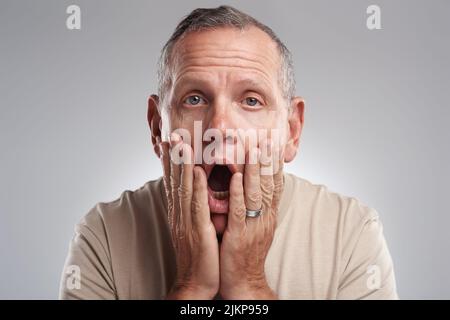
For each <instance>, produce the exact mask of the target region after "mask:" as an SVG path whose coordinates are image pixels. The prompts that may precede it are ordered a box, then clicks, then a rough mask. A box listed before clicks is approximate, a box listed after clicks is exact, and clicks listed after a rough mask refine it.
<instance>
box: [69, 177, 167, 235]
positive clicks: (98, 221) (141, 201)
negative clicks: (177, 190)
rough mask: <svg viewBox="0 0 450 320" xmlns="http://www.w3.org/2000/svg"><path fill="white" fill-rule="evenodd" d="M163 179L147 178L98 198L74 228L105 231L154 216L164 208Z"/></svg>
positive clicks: (155, 217) (98, 231)
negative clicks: (101, 199) (117, 193)
mask: <svg viewBox="0 0 450 320" xmlns="http://www.w3.org/2000/svg"><path fill="white" fill-rule="evenodd" d="M162 183H163V182H162V179H161V178H159V179H156V180H152V181H148V182H146V183H145V184H144V185H143V186H142V187H140V188H138V189H136V190H125V191H123V192H122V193H121V195H120V196H119V197H118V198H117V199H115V200H113V201H109V202H98V203H97V204H95V205H94V206H93V207H92V208H91V209H90V210H89V211H88V213H87V214H86V215H85V216H83V217H82V218H81V220H80V221H79V222H78V224H77V226H76V228H77V229H85V230H86V229H87V230H90V231H91V232H93V233H96V234H105V235H108V233H110V232H114V231H120V230H117V229H122V230H123V229H125V228H127V227H132V225H133V224H135V223H137V222H138V221H142V220H154V219H157V215H158V213H160V212H161V211H164V210H163V209H164V208H165V206H166V204H165V198H164V196H163V194H162V191H163V189H162Z"/></svg>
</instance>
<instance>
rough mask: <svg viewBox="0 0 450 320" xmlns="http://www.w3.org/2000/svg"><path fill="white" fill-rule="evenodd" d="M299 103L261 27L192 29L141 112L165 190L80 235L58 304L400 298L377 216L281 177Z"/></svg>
mask: <svg viewBox="0 0 450 320" xmlns="http://www.w3.org/2000/svg"><path fill="white" fill-rule="evenodd" d="M294 92H295V82H294V75H293V67H292V62H291V57H290V53H289V51H288V50H287V48H286V47H285V46H284V45H283V43H282V42H281V41H280V40H279V39H278V38H277V37H276V35H275V34H274V33H273V31H272V30H271V29H269V28H268V27H267V26H265V25H263V24H261V23H259V22H258V21H256V20H255V19H253V18H251V17H250V16H248V15H246V14H244V13H242V12H240V11H238V10H236V9H234V8H231V7H228V6H221V7H218V8H215V9H197V10H194V11H193V12H192V13H191V14H190V15H189V16H187V17H186V18H185V19H184V20H183V21H182V22H181V23H180V24H179V25H178V27H177V28H176V30H175V32H174V34H173V35H172V37H171V38H170V39H169V41H168V42H167V44H166V45H165V47H164V48H163V52H162V55H161V60H160V64H159V92H158V95H152V96H151V97H150V98H149V105H148V123H149V125H150V131H151V136H152V142H153V145H154V150H155V152H156V154H157V155H158V157H159V158H160V159H161V164H162V168H163V172H164V175H163V178H160V179H158V180H155V181H150V182H148V183H146V184H145V185H144V186H143V187H142V188H140V189H138V190H136V191H134V192H130V191H126V192H124V193H123V194H122V195H121V197H120V198H119V199H117V200H116V201H113V202H110V203H99V204H97V205H96V206H95V207H94V208H92V210H91V211H90V212H89V213H88V214H87V215H86V216H85V217H84V218H83V219H82V220H81V221H80V223H79V224H78V225H77V227H76V233H75V236H74V238H73V240H72V242H71V246H70V251H69V255H68V257H67V261H66V267H65V269H64V272H63V278H62V280H61V290H60V297H61V298H63V299H165V298H167V299H213V298H221V299H277V298H278V299H305V298H306V299H364V298H368V299H394V298H397V293H396V287H395V280H394V272H393V266H392V261H391V258H390V255H389V252H388V249H387V246H386V243H385V240H384V237H383V234H382V227H381V224H380V221H379V218H378V215H377V213H376V212H375V211H374V210H373V209H370V208H368V207H366V206H364V205H363V204H361V203H360V202H358V201H357V200H356V199H353V198H348V197H343V196H340V195H338V194H335V193H332V192H330V191H328V190H327V189H326V188H325V187H324V186H321V185H314V184H311V183H310V182H308V181H306V180H303V179H301V178H298V177H295V176H293V175H291V174H287V173H284V172H283V170H282V164H283V162H289V161H292V160H293V159H294V157H295V155H296V153H297V149H298V146H299V140H300V135H301V131H302V128H303V112H304V101H303V100H302V98H300V97H297V96H294ZM239 130H241V131H239ZM211 131H212V133H211ZM236 131H237V132H238V133H236ZM242 132H245V133H246V134H244V135H243V134H242ZM248 132H250V133H251V132H257V133H258V134H259V133H260V132H265V133H268V134H267V135H265V136H264V137H263V138H261V137H257V139H256V140H252V141H253V142H255V141H256V144H255V143H254V144H253V145H252V144H251V143H247V142H249V141H250V140H251V139H248V138H249V137H248V136H247V133H248ZM199 135H200V140H199V139H198V138H199ZM212 145H213V146H214V148H211V146H212ZM220 147H223V148H220ZM239 150H241V151H242V152H241V153H239ZM239 155H241V156H240V157H239ZM242 155H243V156H242ZM238 158H239V159H240V160H242V161H238ZM74 270H75V271H77V272H76V274H75V273H74V272H72V271H74ZM77 281H78V284H75V285H74V282H77Z"/></svg>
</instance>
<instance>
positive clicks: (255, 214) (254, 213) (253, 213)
mask: <svg viewBox="0 0 450 320" xmlns="http://www.w3.org/2000/svg"><path fill="white" fill-rule="evenodd" d="M261 213H262V209H259V210H248V209H245V214H246V215H247V217H250V218H257V217H259V216H260V215H261Z"/></svg>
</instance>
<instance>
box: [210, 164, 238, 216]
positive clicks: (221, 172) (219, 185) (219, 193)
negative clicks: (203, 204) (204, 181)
mask: <svg viewBox="0 0 450 320" xmlns="http://www.w3.org/2000/svg"><path fill="white" fill-rule="evenodd" d="M232 175H233V173H232V172H231V170H230V168H229V167H228V166H226V165H214V166H213V167H212V170H211V171H210V173H209V176H208V204H209V208H210V211H211V212H213V213H222V214H224V213H227V212H228V197H229V189H230V180H231V176H232Z"/></svg>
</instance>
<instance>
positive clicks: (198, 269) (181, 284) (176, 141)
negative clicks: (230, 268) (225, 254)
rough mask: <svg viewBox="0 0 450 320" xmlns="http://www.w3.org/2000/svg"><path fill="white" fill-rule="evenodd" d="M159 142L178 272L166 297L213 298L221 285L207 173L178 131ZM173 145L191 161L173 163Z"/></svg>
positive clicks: (217, 247) (217, 246)
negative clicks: (196, 160)
mask: <svg viewBox="0 0 450 320" xmlns="http://www.w3.org/2000/svg"><path fill="white" fill-rule="evenodd" d="M158 142H159V148H160V154H161V162H162V166H163V170H164V186H165V191H166V196H167V203H168V221H169V227H170V229H171V235H172V242H173V245H174V248H175V253H176V261H177V276H176V279H175V282H174V284H173V286H172V288H171V290H170V291H169V293H168V295H167V297H166V299H212V298H214V296H215V295H216V294H217V292H218V291H219V285H220V275H219V245H218V241H217V238H216V230H215V228H214V225H213V223H212V221H211V218H210V212H209V206H208V195H207V179H206V173H205V171H204V170H203V168H201V167H200V166H194V162H193V159H194V158H193V151H192V148H191V146H190V145H188V144H186V143H184V142H183V141H182V140H181V138H180V136H179V135H177V134H172V135H171V139H170V143H169V142H160V141H158ZM174 148H176V149H175V150H178V149H179V150H182V151H181V152H182V153H183V155H184V159H189V160H190V161H185V162H184V163H182V164H176V163H174V161H172V160H171V157H170V155H171V151H172V150H173V149H174ZM186 155H188V156H186Z"/></svg>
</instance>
